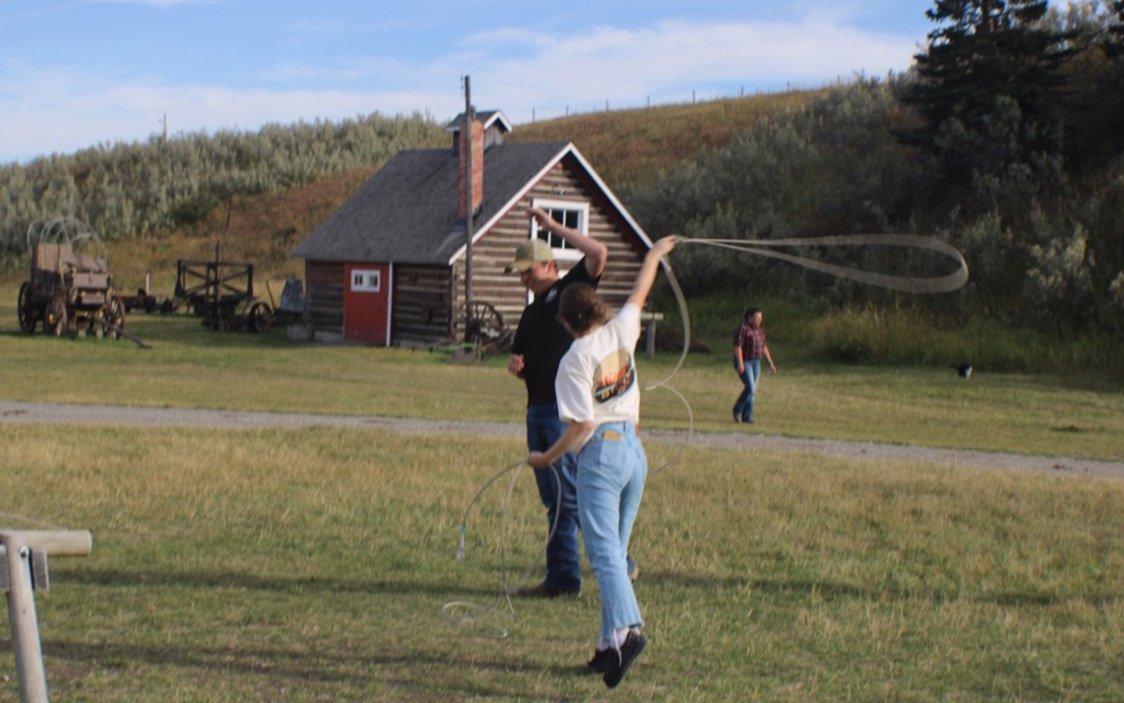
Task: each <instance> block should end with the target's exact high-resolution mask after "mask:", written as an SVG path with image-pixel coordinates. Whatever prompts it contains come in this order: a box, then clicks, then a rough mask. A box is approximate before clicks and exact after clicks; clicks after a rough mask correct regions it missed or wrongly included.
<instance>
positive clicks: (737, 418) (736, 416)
mask: <svg viewBox="0 0 1124 703" xmlns="http://www.w3.org/2000/svg"><path fill="white" fill-rule="evenodd" d="M741 421H742V414H741V413H739V412H738V409H737V408H734V422H741Z"/></svg>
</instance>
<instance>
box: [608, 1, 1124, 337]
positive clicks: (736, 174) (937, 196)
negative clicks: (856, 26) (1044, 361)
mask: <svg viewBox="0 0 1124 703" xmlns="http://www.w3.org/2000/svg"><path fill="white" fill-rule="evenodd" d="M928 17H929V18H930V19H931V20H933V21H934V22H936V23H938V24H939V25H940V26H939V28H938V29H936V30H934V31H933V32H932V33H931V34H930V35H929V41H928V44H927V47H926V49H925V51H924V52H923V53H921V54H919V55H918V56H917V57H916V59H917V61H916V64H915V65H914V67H913V68H912V69H911V70H910V71H909V72H908V73H907V74H906V75H902V76H896V77H891V78H890V79H889V80H887V81H885V82H881V81H877V80H867V79H860V80H857V81H856V82H855V83H854V84H853V85H850V86H847V87H842V88H839V89H838V90H834V91H831V92H829V93H828V94H826V95H824V96H823V97H820V98H818V99H816V100H814V101H813V102H811V103H810V104H808V105H807V106H805V107H803V108H801V109H798V110H795V111H792V112H789V113H786V114H783V115H781V116H779V117H776V118H774V119H771V120H767V121H763V122H761V123H759V124H758V125H757V126H756V127H754V128H753V129H751V130H750V131H748V132H746V133H744V134H740V135H738V136H737V137H735V138H734V139H733V140H732V141H731V142H730V144H728V145H727V146H726V147H724V148H722V149H718V150H716V151H713V152H710V153H702V154H700V155H699V156H698V157H697V158H696V159H694V160H693V161H691V162H689V163H685V164H683V165H681V166H680V167H678V168H675V169H673V170H671V171H670V172H668V173H666V174H664V175H663V176H662V178H661V179H660V180H659V181H658V182H657V183H656V184H655V185H653V186H652V187H650V188H643V189H639V190H637V191H635V192H628V193H625V194H623V196H622V197H624V199H625V200H626V202H628V203H629V205H630V207H631V208H632V210H633V212H634V214H635V215H636V216H637V218H638V219H639V220H640V221H641V222H645V223H649V225H651V223H656V224H657V225H658V227H659V229H660V230H662V231H680V232H683V233H685V234H686V235H687V236H689V237H695V238H707V239H777V238H789V237H807V236H818V235H838V234H854V233H891V232H908V233H918V234H925V235H931V236H934V237H938V238H940V239H941V240H943V241H946V242H948V243H950V244H952V245H954V246H956V247H958V248H959V249H960V250H961V251H962V252H963V253H964V254H965V257H966V258H967V260H968V262H969V265H970V269H971V276H972V277H971V281H970V282H969V285H968V286H967V288H966V289H965V290H964V292H963V293H962V294H960V295H956V296H936V297H934V298H932V299H929V300H919V299H916V298H911V299H910V303H911V304H917V305H930V306H934V309H935V306H940V310H941V312H942V313H953V315H951V316H944V317H945V319H953V320H955V319H957V317H961V318H962V317H963V316H964V315H966V314H969V313H981V312H982V313H986V314H988V315H990V316H991V317H992V318H993V319H997V320H1000V321H1003V322H1005V323H1010V324H1016V325H1023V324H1027V323H1029V324H1032V325H1035V326H1037V327H1039V328H1040V329H1043V330H1047V331H1050V332H1052V333H1056V334H1059V335H1062V336H1074V335H1078V334H1081V333H1083V332H1086V331H1094V330H1097V331H1109V332H1120V331H1124V2H1122V1H1121V0H1113V1H1110V2H1104V3H1103V4H1101V5H1098V4H1097V3H1096V2H1080V3H1075V4H1072V5H1070V6H1068V7H1067V9H1066V11H1065V12H1057V11H1053V10H1048V9H1047V6H1046V2H1045V1H1044V0H1041V1H1039V0H1021V1H1020V0H1010V1H1009V2H1002V1H1001V0H938V1H937V2H936V3H935V6H934V8H933V9H932V10H930V11H929V12H928ZM797 253H800V252H797ZM803 253H805V254H807V255H810V256H816V257H828V258H833V259H834V260H835V262H836V263H842V264H845V265H848V266H857V267H860V268H864V269H875V270H882V271H887V272H895V273H900V274H907V275H908V274H911V273H912V274H914V275H922V276H923V275H931V274H933V273H934V272H935V269H934V267H935V266H937V265H939V264H940V263H941V262H932V261H926V260H924V258H920V259H919V260H917V261H910V260H908V259H907V260H903V257H902V253H901V252H900V251H898V250H891V248H888V247H887V248H882V250H878V249H877V248H863V249H856V250H846V249H841V250H836V251H833V252H830V253H828V252H815V251H809V252H803ZM677 256H678V257H679V259H680V261H679V264H678V265H677V273H678V275H679V277H680V280H681V282H682V283H683V284H684V288H686V289H689V291H690V292H693V293H696V294H698V293H708V292H709V293H719V292H732V293H734V294H736V295H739V296H740V297H742V298H749V297H759V296H762V295H783V296H786V297H788V298H790V299H791V298H794V297H795V298H798V299H804V300H807V301H808V302H811V303H812V304H823V305H827V306H837V305H841V304H867V303H871V302H873V303H877V304H894V305H899V304H902V302H903V299H902V298H900V297H899V296H898V295H897V294H891V293H887V292H884V291H879V290H877V289H871V288H865V287H862V286H860V285H857V284H852V283H848V282H843V281H840V280H838V279H831V278H827V277H825V276H823V275H820V274H814V273H807V272H805V271H804V270H802V269H799V268H795V267H792V266H788V265H786V264H777V263H776V262H773V261H771V260H766V259H760V258H755V257H752V256H746V255H735V256H731V254H730V252H729V251H728V250H723V249H716V248H711V247H683V248H682V253H679V252H677ZM945 263H947V262H945ZM945 269H946V270H947V266H945ZM950 301H951V302H950Z"/></svg>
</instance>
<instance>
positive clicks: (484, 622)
mask: <svg viewBox="0 0 1124 703" xmlns="http://www.w3.org/2000/svg"><path fill="white" fill-rule="evenodd" d="M683 244H699V245H707V246H714V247H718V248H722V249H731V250H734V251H740V252H745V253H747V254H753V255H756V256H764V257H767V258H771V259H778V260H780V261H785V262H787V263H790V264H794V265H796V266H800V267H802V268H806V269H809V270H812V271H818V272H820V273H825V274H828V275H831V276H835V277H837V278H844V279H847V280H851V281H855V282H858V283H864V284H866V285H871V286H877V287H880V288H888V289H890V290H897V291H903V292H907V293H920V294H933V293H948V292H951V291H954V290H957V289H959V288H960V287H962V286H963V285H964V284H965V283H967V282H968V262H967V261H965V259H964V255H963V254H961V253H960V251H959V250H958V249H956V248H955V247H953V246H952V245H950V244H946V243H945V242H942V241H939V240H936V239H932V238H930V237H922V236H919V235H914V234H854V235H844V236H829V237H805V238H799V239H760V240H746V239H688V238H685V237H681V238H680V240H679V243H678V245H680V246H681V245H683ZM839 246H844V247H852V246H891V247H902V248H907V249H923V250H928V251H934V252H936V253H938V254H941V255H943V256H946V257H948V258H950V259H952V260H953V261H955V262H956V263H957V268H956V270H955V271H953V272H952V273H949V274H945V275H942V276H935V277H931V278H919V277H915V276H896V275H891V274H885V273H878V272H874V271H863V270H861V269H856V268H852V267H847V266H840V265H836V264H829V263H825V262H822V261H819V260H816V259H812V258H809V257H804V256H796V255H794V254H786V253H784V252H778V251H772V249H773V248H786V247H839ZM660 267H661V268H662V269H663V271H664V274H665V275H666V276H667V280H668V283H669V285H670V286H671V290H672V292H673V293H674V295H675V299H676V302H677V304H678V305H679V312H680V317H681V319H682V320H683V349H682V351H681V352H680V354H679V359H678V360H677V362H676V364H675V366H674V367H673V368H672V370H671V372H670V373H669V374H668V375H667V377H666V378H664V379H663V380H661V381H657V382H655V383H651V384H649V385H646V386H644V387H643V390H644V391H649V390H655V389H658V388H662V389H664V390H667V391H669V392H671V393H673V394H674V395H676V396H677V397H678V398H679V400H680V401H682V403H683V406H684V408H685V409H686V412H687V435H686V437H685V438H684V441H683V442H682V444H681V445H680V446H679V448H678V450H676V452H675V453H674V454H673V455H672V457H671V458H670V459H669V460H668V461H667V462H665V463H664V464H662V465H661V466H660V467H658V468H656V469H655V470H653V471H651V472H649V475H650V476H653V475H655V474H657V473H659V472H661V471H663V470H664V469H666V468H668V467H670V466H671V465H672V464H674V463H675V462H676V461H677V460H678V458H679V456H680V455H681V454H682V453H683V451H684V450H685V449H686V447H687V445H688V444H689V443H690V441H691V439H692V437H693V436H694V414H693V413H692V411H691V404H690V403H689V402H688V401H687V399H686V397H684V396H683V394H682V393H680V392H679V391H677V390H676V389H674V388H672V387H671V385H670V382H671V380H672V379H673V378H674V377H675V375H676V374H678V373H679V370H680V369H681V368H682V367H683V363H684V362H685V361H686V359H687V353H688V351H689V350H690V348H691V318H690V311H689V310H688V308H687V300H686V297H685V296H684V295H683V290H682V288H681V287H680V285H679V281H678V280H677V279H676V277H675V272H674V271H673V270H672V268H671V264H670V263H668V261H667V258H666V257H663V258H661V259H660ZM524 465H525V460H523V459H521V460H520V461H519V462H517V463H514V464H512V465H511V466H508V467H507V468H505V469H503V470H502V471H500V472H499V473H498V474H496V475H495V476H493V477H492V478H491V479H489V480H488V481H487V482H486V483H485V484H484V485H483V486H481V488H480V489H479V490H478V491H477V492H476V495H474V496H473V498H472V500H471V501H470V502H469V504H468V507H467V508H466V509H465V512H464V517H463V519H462V521H461V529H460V546H459V547H458V548H457V555H456V558H457V560H458V561H459V560H462V559H464V557H465V533H466V531H467V526H468V516H469V514H470V512H471V511H472V508H473V506H474V505H475V504H476V501H477V500H478V499H479V498H480V496H481V495H482V494H483V492H484V491H485V490H486V489H487V488H488V487H489V486H490V485H492V483H494V482H495V481H496V480H497V479H499V478H500V477H501V476H503V475H504V474H506V473H508V472H511V471H514V472H515V476H513V477H512V482H511V486H509V488H508V494H507V500H506V501H505V503H504V510H503V519H502V522H501V526H500V533H501V537H500V562H501V568H502V570H503V587H504V593H503V598H504V599H505V600H506V605H507V610H506V611H504V610H500V609H499V608H498V607H495V606H483V605H479V604H476V603H469V602H466V601H450V602H448V603H446V604H445V607H444V613H445V617H446V618H447V619H448V620H449V621H450V622H453V623H454V624H457V625H460V626H462V627H467V628H469V629H471V630H472V631H474V632H476V633H477V634H479V635H482V636H486V637H492V638H494V639H503V638H504V637H506V636H507V634H508V625H510V624H511V623H513V622H514V621H515V608H514V606H513V605H512V603H511V594H510V591H509V590H508V587H507V567H506V548H505V545H506V532H505V530H506V525H507V515H508V508H509V506H510V501H511V495H512V490H513V489H514V485H515V477H516V476H518V470H519V469H520V468H522V467H523V466H524ZM551 468H552V470H555V472H556V473H557V470H556V469H554V467H551ZM558 478H559V481H561V477H558ZM559 485H561V483H560V484H559ZM560 503H561V491H559V506H558V510H557V511H556V513H555V523H554V525H553V526H552V527H551V530H550V534H549V535H548V536H547V543H548V544H549V543H550V540H551V539H552V538H553V537H554V531H555V529H556V528H557V525H558V523H557V513H558V512H559V511H560V510H561V504H560Z"/></svg>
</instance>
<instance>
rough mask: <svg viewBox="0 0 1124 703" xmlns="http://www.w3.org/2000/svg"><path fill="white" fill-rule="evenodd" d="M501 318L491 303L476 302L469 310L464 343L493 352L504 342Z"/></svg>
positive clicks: (504, 335)
mask: <svg viewBox="0 0 1124 703" xmlns="http://www.w3.org/2000/svg"><path fill="white" fill-rule="evenodd" d="M506 337H507V335H506V334H505V333H504V326H503V316H502V315H500V313H499V311H498V310H496V309H495V308H494V307H493V306H492V304H491V303H485V302H480V301H476V302H473V303H472V306H471V307H470V308H469V313H468V319H467V320H466V321H465V326H464V341H466V342H469V343H473V344H479V345H480V346H481V347H484V348H487V349H490V350H495V349H498V348H499V347H500V346H501V345H502V344H503V343H504V341H505V340H506Z"/></svg>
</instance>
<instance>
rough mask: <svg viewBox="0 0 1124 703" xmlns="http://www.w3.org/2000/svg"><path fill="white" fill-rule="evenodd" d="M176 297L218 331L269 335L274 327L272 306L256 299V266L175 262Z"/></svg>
mask: <svg viewBox="0 0 1124 703" xmlns="http://www.w3.org/2000/svg"><path fill="white" fill-rule="evenodd" d="M175 295H176V297H177V298H180V299H182V300H184V301H185V302H186V304H187V306H188V309H190V310H191V311H192V312H194V313H195V314H196V315H197V316H199V317H201V318H203V324H204V325H205V326H207V327H210V328H213V329H217V330H247V331H250V332H266V331H268V330H269V329H270V327H272V326H273V306H272V305H270V304H269V303H267V302H265V301H264V300H258V299H257V298H256V297H254V265H253V264H247V263H238V262H231V261H222V260H220V259H219V256H218V251H217V249H216V251H215V259H214V260H213V261H190V260H186V259H180V260H179V261H177V262H176V290H175Z"/></svg>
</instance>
